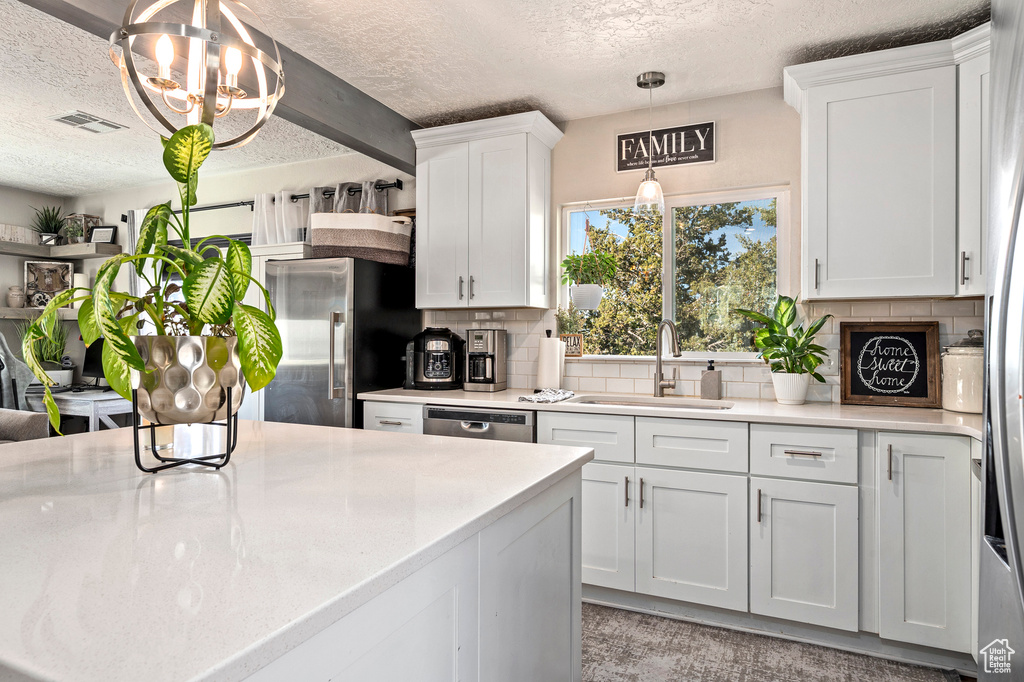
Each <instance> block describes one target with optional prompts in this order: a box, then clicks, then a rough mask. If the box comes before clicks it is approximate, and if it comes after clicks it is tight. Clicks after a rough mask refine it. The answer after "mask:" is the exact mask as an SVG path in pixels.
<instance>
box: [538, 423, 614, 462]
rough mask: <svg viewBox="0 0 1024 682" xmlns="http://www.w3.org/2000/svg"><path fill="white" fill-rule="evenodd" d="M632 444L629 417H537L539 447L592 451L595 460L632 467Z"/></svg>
mask: <svg viewBox="0 0 1024 682" xmlns="http://www.w3.org/2000/svg"><path fill="white" fill-rule="evenodd" d="M633 441H634V425H633V417H631V416H628V415H616V414H571V413H570V414H566V413H564V412H538V413H537V442H538V443H546V444H548V445H573V446H578V447H581V448H593V449H594V459H595V460H599V461H604V462H628V463H629V464H632V463H633V459H634V454H633V452H634V443H633Z"/></svg>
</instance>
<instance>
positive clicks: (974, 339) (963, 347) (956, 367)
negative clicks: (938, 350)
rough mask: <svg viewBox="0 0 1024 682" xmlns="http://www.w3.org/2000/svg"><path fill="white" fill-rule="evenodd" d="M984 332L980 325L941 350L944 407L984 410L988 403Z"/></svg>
mask: <svg viewBox="0 0 1024 682" xmlns="http://www.w3.org/2000/svg"><path fill="white" fill-rule="evenodd" d="M984 377H985V334H984V332H983V331H982V330H980V329H972V330H970V331H969V332H967V338H965V339H960V340H959V341H957V342H956V343H951V344H949V345H948V346H946V349H945V352H944V353H943V354H942V408H943V409H945V410H952V411H954V412H972V413H975V414H981V410H982V407H983V406H984V404H985V386H984Z"/></svg>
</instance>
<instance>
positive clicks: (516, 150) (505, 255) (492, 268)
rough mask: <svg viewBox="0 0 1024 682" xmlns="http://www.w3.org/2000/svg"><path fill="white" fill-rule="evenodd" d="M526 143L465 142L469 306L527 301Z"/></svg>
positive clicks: (507, 139)
mask: <svg viewBox="0 0 1024 682" xmlns="http://www.w3.org/2000/svg"><path fill="white" fill-rule="evenodd" d="M526 144H527V135H526V133H517V134H514V135H503V136H501V137H493V138H489V139H486V140H475V141H473V142H470V143H469V289H468V292H467V293H468V296H469V305H470V306H484V307H497V306H513V305H523V304H524V303H525V302H526V300H527V263H528V261H529V253H528V248H527V247H528V244H527V195H526V179H527V169H526ZM417 177H418V176H417Z"/></svg>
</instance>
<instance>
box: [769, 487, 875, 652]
mask: <svg viewBox="0 0 1024 682" xmlns="http://www.w3.org/2000/svg"><path fill="white" fill-rule="evenodd" d="M750 507H751V513H750V517H751V521H750V611H751V613H759V614H762V615H765V616H774V617H776V618H785V619H787V620H795V621H799V622H801V623H812V624H814V625H824V626H825V627H830V628H836V629H839V630H850V631H853V632H856V630H857V626H858V608H859V600H858V594H857V586H858V570H857V567H858V544H857V543H858V522H857V508H858V503H857V488H856V486H846V485H833V484H830V483H809V482H805V481H784V480H778V479H769V478H754V477H752V478H751V479H750Z"/></svg>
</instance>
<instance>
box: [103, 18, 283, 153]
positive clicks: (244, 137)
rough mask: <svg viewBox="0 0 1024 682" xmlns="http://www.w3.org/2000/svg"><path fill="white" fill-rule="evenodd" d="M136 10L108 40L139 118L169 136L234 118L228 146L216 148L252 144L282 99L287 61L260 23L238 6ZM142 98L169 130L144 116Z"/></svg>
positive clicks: (218, 144) (219, 143)
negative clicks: (147, 58)
mask: <svg viewBox="0 0 1024 682" xmlns="http://www.w3.org/2000/svg"><path fill="white" fill-rule="evenodd" d="M137 4H138V0H132V2H131V4H130V5H129V6H128V9H127V11H126V12H125V15H124V23H123V25H122V26H121V28H119V29H117V30H116V31H114V33H113V35H111V36H110V58H111V59H112V60H113V62H114V64H115V65H116V66H117V67H118V68H119V69H120V70H121V82H122V84H123V85H124V92H125V95H126V96H127V97H128V101H129V102H130V103H131V105H132V109H134V110H135V113H136V114H138V116H139V118H141V119H142V120H143V121H144V122H145V123H146V125H148V126H149V127H150V128H152V129H153V130H154V131H156V132H157V133H160V134H161V135H168V134H174V133H175V132H176V131H177V130H179V129H180V128H182V127H184V126H186V125H193V124H196V123H205V124H207V125H209V126H211V127H212V126H213V125H214V123H215V122H216V121H218V120H220V119H222V118H224V117H226V116H228V115H229V114H230V115H231V119H232V123H231V133H230V135H229V136H228V138H229V139H226V140H223V141H217V142H216V143H215V144H214V145H213V148H214V149H228V148H232V147H241V146H242V145H244V144H246V143H247V142H249V141H250V140H252V139H253V138H254V137H255V136H256V133H258V132H259V130H260V128H262V127H263V125H264V124H265V123H266V122H267V120H268V119H269V118H270V116H271V115H272V114H273V112H274V107H275V106H277V103H278V102H279V101H280V100H281V97H282V96H283V95H284V71H283V70H282V69H281V53H280V51H279V50H278V47H277V43H276V42H275V41H274V39H273V38H272V37H271V36H270V33H269V31H267V29H266V26H265V25H264V24H263V22H262V21H261V20H260V18H259V17H258V16H256V14H255V13H253V12H252V10H250V9H249V8H248V7H246V6H245V5H243V4H242V3H241V2H237V1H236V0H157V1H156V2H154V3H153V4H152V5H150V6H149V7H147V8H146V9H144V10H143V11H141V12H139V13H138V14H136V11H135V10H136V6H137ZM183 20H184V21H190V23H181V22H182V21H183ZM136 43H139V44H138V45H137V44H136ZM261 47H262V49H261ZM136 48H138V49H136ZM149 49H152V54H153V56H154V57H155V61H156V73H155V74H149V75H147V74H144V73H141V71H140V67H141V68H146V66H147V65H146V64H145V62H144V61H143V60H142V59H140V58H139V55H140V54H148V53H149V52H148V50H149ZM175 55H181V56H182V58H180V59H178V61H177V62H176V61H175ZM150 68H151V67H150ZM240 77H241V82H242V83H246V84H248V87H249V89H248V90H247V89H246V88H245V87H242V86H241V85H239V83H240ZM133 93H134V95H135V96H133ZM136 96H137V98H138V100H139V101H141V102H142V104H143V106H144V107H145V109H146V110H148V111H149V113H150V114H152V116H153V118H154V119H156V121H157V122H158V123H159V124H160V125H161V126H162V127H163V129H160V128H159V127H157V126H155V125H154V124H153V123H152V121H151V120H150V119H149V118H148V117H146V116H144V115H143V113H142V111H141V110H140V107H139V105H138V102H137V101H136ZM236 120H240V122H236ZM175 121H177V123H178V124H177V125H176V124H175ZM225 125H226V124H225Z"/></svg>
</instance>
